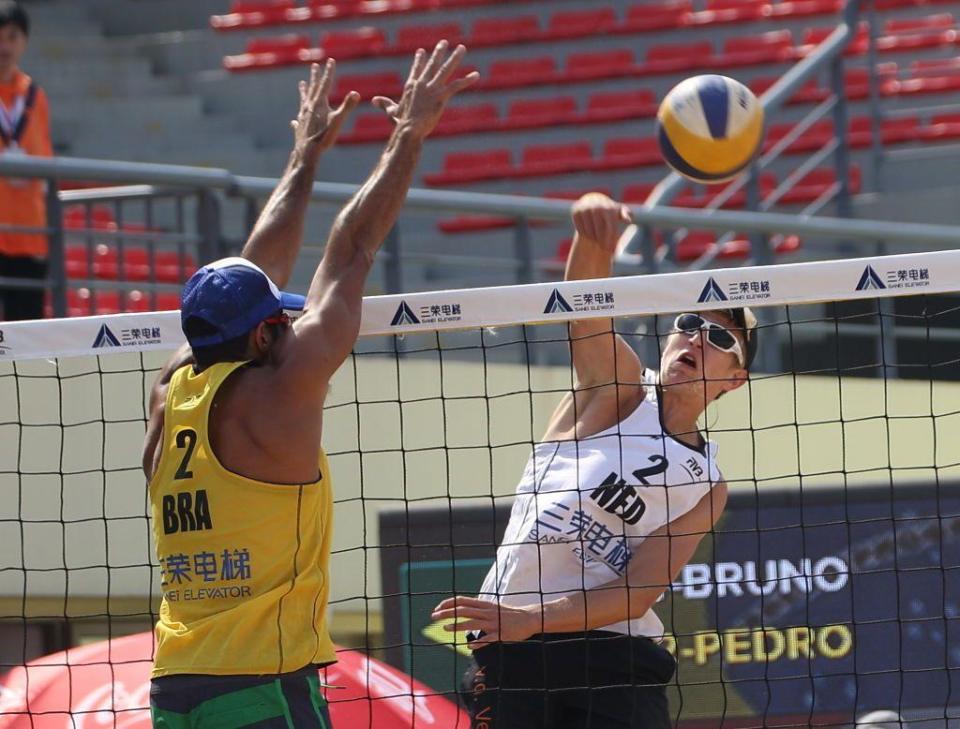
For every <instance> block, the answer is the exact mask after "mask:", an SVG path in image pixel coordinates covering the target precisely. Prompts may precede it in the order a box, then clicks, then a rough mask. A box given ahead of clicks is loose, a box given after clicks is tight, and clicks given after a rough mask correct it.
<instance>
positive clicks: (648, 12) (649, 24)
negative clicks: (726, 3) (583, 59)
mask: <svg viewBox="0 0 960 729" xmlns="http://www.w3.org/2000/svg"><path fill="white" fill-rule="evenodd" d="M691 12H693V3H692V2H691V0H677V1H676V2H671V1H670V0H667V2H658V3H649V4H648V3H643V4H642V5H631V6H630V7H629V8H627V17H626V18H625V19H624V21H623V23H621V24H620V26H619V27H618V28H617V31H618V32H621V33H643V32H646V31H651V30H664V29H667V28H679V27H681V26H682V25H683V23H684V20H685V19H686V18H687V16H689V15H690V13H691Z"/></svg>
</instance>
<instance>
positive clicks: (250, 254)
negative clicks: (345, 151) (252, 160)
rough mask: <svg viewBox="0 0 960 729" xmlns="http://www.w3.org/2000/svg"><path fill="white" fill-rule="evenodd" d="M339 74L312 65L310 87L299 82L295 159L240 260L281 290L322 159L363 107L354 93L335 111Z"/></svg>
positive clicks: (330, 62) (297, 248)
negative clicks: (332, 94)
mask: <svg viewBox="0 0 960 729" xmlns="http://www.w3.org/2000/svg"><path fill="white" fill-rule="evenodd" d="M335 72H336V62H335V61H334V60H333V59H329V60H328V61H327V62H326V65H325V66H324V67H323V69H322V70H321V68H320V66H318V65H317V64H313V66H312V67H311V69H310V81H309V83H308V82H306V81H301V82H300V84H299V90H300V109H299V111H298V113H297V118H296V119H294V120H293V121H291V122H290V126H291V128H292V129H293V135H294V144H293V149H292V150H291V152H290V159H289V160H288V162H287V167H286V169H285V170H284V173H283V177H282V178H281V179H280V183H279V184H278V185H277V187H276V189H275V190H274V191H273V194H272V195H271V196H270V198H269V199H268V200H267V204H266V205H265V206H264V208H263V211H262V212H261V213H260V217H259V218H258V220H257V223H256V225H254V227H253V232H252V233H251V234H250V238H249V239H248V240H247V243H246V245H245V246H244V247H243V252H242V253H241V254H240V255H241V256H243V257H244V258H246V259H248V260H250V261H253V262H254V263H256V264H257V265H258V266H260V268H262V269H263V271H264V272H265V273H266V274H267V275H268V276H269V277H270V278H271V280H272V281H273V282H274V283H275V284H277V286H278V287H280V288H283V287H284V286H286V285H287V282H288V281H289V280H290V274H291V273H292V272H293V266H294V263H296V260H297V256H298V255H299V253H300V246H301V244H302V242H303V225H304V219H305V217H306V212H307V206H308V205H309V203H310V192H311V191H312V189H313V182H314V178H315V176H316V171H317V164H318V163H319V161H320V157H321V156H322V155H323V153H324V152H326V151H327V150H328V149H330V148H331V147H332V146H333V145H334V143H335V142H336V139H337V135H339V133H340V129H341V128H342V127H343V123H344V121H346V119H347V116H348V115H349V114H350V112H351V111H352V110H353V109H354V108H355V107H356V106H357V104H358V103H360V95H359V94H358V93H357V92H356V91H351V92H350V93H348V94H347V95H346V96H345V97H344V99H343V101H342V102H341V104H340V106H338V107H337V108H333V107H331V106H330V100H329V97H330V89H331V88H332V86H333V78H334V74H335Z"/></svg>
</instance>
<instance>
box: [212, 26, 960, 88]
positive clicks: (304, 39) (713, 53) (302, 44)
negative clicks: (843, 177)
mask: <svg viewBox="0 0 960 729" xmlns="http://www.w3.org/2000/svg"><path fill="white" fill-rule="evenodd" d="M593 12H594V11H582V13H581V14H584V15H585V14H587V13H593ZM527 17H528V20H530V21H536V18H535V17H534V16H527ZM494 21H496V22H497V23H498V24H499V25H498V27H497V29H496V30H494V29H493V28H491V29H490V31H489V35H483V36H482V37H481V38H473V37H472V36H469V37H468V36H465V35H464V34H463V32H462V30H461V29H460V26H459V24H458V23H441V24H438V25H431V26H416V27H411V28H404V29H401V30H400V31H399V32H398V34H397V40H396V42H394V43H393V44H390V43H388V42H387V38H386V35H385V34H384V32H383V31H382V30H379V29H377V28H373V27H369V26H367V27H362V28H355V29H352V30H345V31H329V32H326V33H324V34H323V35H322V36H321V37H320V43H319V46H313V44H312V42H311V40H310V38H309V36H307V35H303V34H287V35H283V36H278V37H260V38H253V39H251V40H250V41H249V42H248V44H247V48H246V52H245V53H243V54H240V55H236V56H227V57H226V58H224V66H225V67H226V68H227V69H228V70H230V71H237V72H239V71H254V70H262V69H268V68H276V67H280V66H288V65H295V64H301V63H307V62H315V61H322V60H324V59H326V58H328V57H332V58H336V59H337V60H338V61H343V60H349V59H353V58H365V57H372V56H384V55H393V54H404V55H405V54H408V53H410V52H411V51H412V50H415V49H416V48H419V47H430V46H432V45H434V44H435V43H436V42H437V41H438V40H440V39H442V38H446V39H447V40H449V41H451V42H459V41H461V40H462V41H463V42H465V43H467V44H468V45H470V46H471V47H477V46H482V45H488V46H489V45H510V44H517V43H524V44H525V43H527V42H528V41H529V38H525V37H523V33H522V32H521V28H520V26H518V27H516V28H513V29H511V28H510V27H509V26H508V24H507V22H506V21H505V20H503V19H491V20H490V22H491V23H492V22H494ZM478 22H479V21H478ZM578 27H579V28H581V30H582V34H581V35H580V36H577V37H587V36H592V35H598V34H602V35H604V36H606V35H609V31H608V30H605V29H604V28H603V23H602V22H601V21H600V20H599V19H595V22H591V23H588V22H584V23H583V24H582V25H580V26H578ZM833 30H834V28H833V27H822V28H808V29H806V30H805V31H804V34H803V37H802V42H801V43H800V44H799V45H795V44H794V38H793V34H792V33H791V32H790V31H789V30H786V29H783V30H776V31H770V32H767V33H759V34H754V35H748V36H742V37H735V38H729V39H727V40H726V41H724V43H723V45H722V47H721V49H720V50H719V51H718V50H717V49H715V48H714V45H713V43H712V42H711V41H709V40H700V41H697V42H694V43H679V44H678V43H673V44H660V45H653V46H651V47H650V49H649V50H648V51H647V54H646V57H645V60H644V61H643V62H642V63H638V62H637V60H636V59H635V58H634V54H633V51H632V49H630V48H623V49H618V50H615V51H610V52H606V53H600V54H597V53H592V54H587V53H576V54H572V55H571V56H569V57H568V59H567V64H566V71H565V72H564V73H563V76H562V77H561V78H549V79H543V78H540V79H539V80H538V81H537V82H538V83H540V82H544V81H548V82H552V83H559V82H565V81H570V80H574V81H576V80H583V79H584V78H587V79H592V78H599V77H610V76H616V75H623V76H645V75H660V74H664V73H676V72H680V71H688V70H693V69H696V68H702V67H707V66H709V67H713V68H734V67H739V66H750V65H755V64H761V63H780V62H787V61H792V60H796V59H799V58H802V57H803V56H805V55H806V54H807V53H809V52H810V51H811V50H812V48H813V47H814V46H815V45H816V44H818V43H820V42H822V41H823V40H824V39H825V38H826V37H827V36H828V35H829V34H830V33H831V32H832V31H833ZM530 32H531V33H532V32H533V31H532V30H531V31H530ZM558 32H559V31H558ZM565 32H566V33H567V34H568V35H566V36H565V37H566V38H569V37H573V36H570V35H569V33H572V32H573V31H572V30H569V29H568V30H566V31H565ZM883 32H884V35H882V36H881V37H879V38H878V39H877V50H878V51H880V52H900V51H908V50H918V49H921V48H930V47H935V46H940V45H946V44H951V43H954V42H955V41H956V39H957V33H956V30H955V22H954V19H953V16H952V15H951V14H950V13H938V14H935V15H930V16H927V17H924V18H910V19H889V20H887V21H886V22H885V24H884V30H883ZM558 39H559V38H557V37H551V38H549V40H558ZM866 51H867V27H866V25H865V24H863V25H862V26H861V27H860V29H859V31H858V34H857V37H856V38H855V40H854V42H853V43H851V45H850V48H849V49H848V51H847V53H848V55H862V54H864V53H866ZM544 58H550V59H551V60H552V59H553V56H544ZM525 60H526V59H525ZM538 60H539V59H538ZM545 70H546V69H542V70H540V75H541V76H542V75H543V72H544V71H545ZM511 75H513V74H511ZM550 75H551V76H556V75H557V69H556V68H555V66H554V67H552V68H551V69H550ZM497 76H498V74H496V73H495V72H494V69H493V68H491V72H490V73H489V74H488V78H487V80H486V81H487V83H489V82H491V81H494V80H495V79H496V78H497ZM506 85H509V86H512V85H517V84H516V83H509V84H506ZM521 85H523V84H521ZM503 86H504V84H503V83H501V84H500V85H498V86H497V88H502V87H503Z"/></svg>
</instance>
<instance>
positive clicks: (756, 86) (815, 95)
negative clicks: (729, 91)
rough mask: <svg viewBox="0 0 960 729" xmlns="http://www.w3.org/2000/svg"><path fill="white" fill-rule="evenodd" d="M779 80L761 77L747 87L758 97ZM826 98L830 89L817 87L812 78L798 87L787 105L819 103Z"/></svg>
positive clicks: (777, 78)
mask: <svg viewBox="0 0 960 729" xmlns="http://www.w3.org/2000/svg"><path fill="white" fill-rule="evenodd" d="M779 80H780V79H779V77H778V76H761V77H759V78H755V79H753V80H752V81H750V83H749V84H748V86H749V87H750V90H751V91H753V93H755V94H756V95H757V96H760V95H762V94H763V93H764V92H766V90H767V89H769V88H770V87H771V86H773V85H774V84H775V83H776V82H777V81H779ZM828 96H830V89H827V88H823V87H822V86H820V85H818V84H817V79H815V78H812V79H810V80H808V81H807V82H806V83H805V84H803V86H801V87H800V89H799V90H798V91H797V92H796V93H795V94H794V95H793V96H792V97H791V99H790V101H789V103H791V104H808V103H819V102H821V101H823V100H824V99H826V98H827V97H828Z"/></svg>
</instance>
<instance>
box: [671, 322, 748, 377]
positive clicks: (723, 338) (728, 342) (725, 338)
mask: <svg viewBox="0 0 960 729" xmlns="http://www.w3.org/2000/svg"><path fill="white" fill-rule="evenodd" d="M673 328H674V329H676V330H677V331H678V332H684V333H685V334H692V333H693V332H697V331H701V330H702V331H705V332H706V333H707V336H706V340H707V343H708V344H709V345H710V346H711V347H713V348H714V349H719V350H720V351H721V352H733V353H734V354H735V355H737V361H739V362H740V366H741V367H746V365H745V364H744V362H745V360H744V357H743V348H741V346H740V342H739V341H738V340H737V338H736V336H735V335H734V334H733V332H731V331H730V330H729V329H727V328H726V327H725V326H723V325H722V324H717V323H716V322H714V321H708V320H707V319H704V318H703V317H702V316H700V315H699V314H680V315H679V316H678V317H677V318H676V319H674V320H673Z"/></svg>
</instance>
